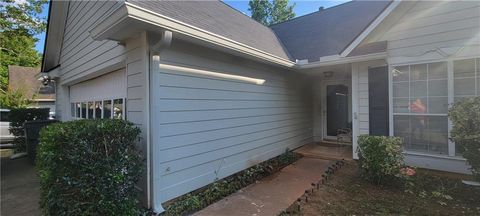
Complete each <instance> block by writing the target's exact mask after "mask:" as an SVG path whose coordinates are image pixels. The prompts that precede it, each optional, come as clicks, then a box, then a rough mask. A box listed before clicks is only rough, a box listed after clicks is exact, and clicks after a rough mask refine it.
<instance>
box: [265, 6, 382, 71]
mask: <svg viewBox="0 0 480 216" xmlns="http://www.w3.org/2000/svg"><path fill="white" fill-rule="evenodd" d="M390 3H391V2H390V1H351V2H348V3H345V4H341V5H338V6H335V7H332V8H328V9H324V10H321V11H318V12H314V13H311V14H307V15H305V16H301V17H297V18H294V19H292V20H289V21H286V22H283V23H279V24H276V25H273V26H271V28H272V29H273V31H274V32H275V33H276V35H277V37H278V38H279V39H280V40H281V41H282V42H283V44H284V45H285V47H286V48H287V50H288V52H289V53H290V55H291V56H292V57H293V58H294V59H298V60H304V59H308V60H309V61H310V62H313V61H318V60H319V58H320V57H322V56H329V55H338V54H340V53H341V52H342V51H343V50H344V49H345V48H346V47H347V46H348V45H349V44H350V43H351V42H352V41H354V40H355V39H356V38H357V37H358V36H359V35H360V34H361V33H362V32H363V31H364V30H365V29H366V28H367V27H368V26H369V24H370V23H372V22H373V21H374V20H375V18H377V17H378V16H379V15H380V14H381V13H382V12H383V11H384V10H385V8H386V7H387V6H388V5H389V4H390Z"/></svg>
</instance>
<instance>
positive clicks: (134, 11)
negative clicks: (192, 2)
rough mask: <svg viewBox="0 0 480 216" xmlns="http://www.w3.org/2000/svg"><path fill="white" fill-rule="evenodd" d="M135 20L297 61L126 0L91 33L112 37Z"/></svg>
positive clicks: (249, 51) (257, 55) (273, 58)
mask: <svg viewBox="0 0 480 216" xmlns="http://www.w3.org/2000/svg"><path fill="white" fill-rule="evenodd" d="M132 23H140V24H149V25H154V26H157V27H160V28H163V29H168V30H169V31H172V32H176V33H180V34H183V35H186V36H188V37H191V38H195V39H199V40H201V41H205V42H208V43H210V44H214V45H217V46H220V47H223V48H227V49H230V50H233V51H236V52H240V53H242V54H246V55H249V56H252V57H255V58H258V59H261V60H264V61H267V62H271V63H275V64H278V65H281V66H284V67H293V66H294V65H295V63H294V62H292V61H290V60H289V59H285V58H282V57H279V56H276V55H273V54H270V53H268V52H265V51H262V50H259V49H257V48H254V47H251V46H248V45H245V44H243V43H240V42H237V41H234V40H232V39H229V38H226V37H224V36H221V35H218V34H215V33H212V32H209V31H206V30H204V29H201V28H198V27H195V26H192V25H189V24H187V23H184V22H181V21H178V20H176V19H172V18H170V17H167V16H165V15H162V14H159V13H156V12H153V11H151V10H148V9H145V8H142V7H139V6H137V5H134V4H131V3H129V2H125V4H124V5H122V6H121V7H119V8H117V10H116V11H114V12H113V13H112V14H111V15H110V16H108V17H107V18H106V19H105V20H103V21H102V22H100V24H99V25H97V26H95V27H94V28H93V29H92V30H91V31H90V35H91V36H92V38H93V39H94V40H104V39H108V38H109V37H110V36H111V35H115V33H117V32H119V31H121V29H122V28H121V27H122V25H125V26H128V25H130V26H131V24H132Z"/></svg>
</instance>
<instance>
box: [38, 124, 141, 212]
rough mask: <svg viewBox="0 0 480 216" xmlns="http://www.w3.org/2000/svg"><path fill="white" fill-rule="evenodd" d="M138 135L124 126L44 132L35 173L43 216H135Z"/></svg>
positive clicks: (56, 126)
mask: <svg viewBox="0 0 480 216" xmlns="http://www.w3.org/2000/svg"><path fill="white" fill-rule="evenodd" d="M139 134H140V129H138V128H136V127H134V126H133V124H132V123H129V122H127V121H124V120H114V119H97V120H78V121H71V122H64V123H56V124H52V125H49V126H47V127H45V128H43V129H42V130H41V132H40V145H39V147H38V148H39V149H38V154H37V168H38V173H39V176H40V186H41V202H40V205H41V207H42V209H43V213H44V214H45V215H137V214H138V212H139V205H138V199H137V196H138V191H136V189H135V185H136V182H137V181H138V180H139V177H140V174H141V173H142V160H141V156H140V155H141V154H140V152H139V151H137V150H136V148H135V143H136V141H138V139H139V138H138V135H139Z"/></svg>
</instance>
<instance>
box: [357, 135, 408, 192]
mask: <svg viewBox="0 0 480 216" xmlns="http://www.w3.org/2000/svg"><path fill="white" fill-rule="evenodd" d="M401 143H402V140H401V138H399V137H387V136H370V135H361V136H359V137H358V150H357V151H358V152H359V157H360V158H359V162H360V163H359V164H360V168H361V170H362V172H363V177H364V178H366V179H367V180H369V181H372V182H374V183H376V184H382V183H386V182H387V180H391V179H392V178H393V177H398V176H400V169H401V168H402V167H403V166H404V161H403V154H402V147H401Z"/></svg>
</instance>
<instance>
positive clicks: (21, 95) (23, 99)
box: [0, 88, 36, 109]
mask: <svg viewBox="0 0 480 216" xmlns="http://www.w3.org/2000/svg"><path fill="white" fill-rule="evenodd" d="M35 97H36V96H35V95H34V96H33V98H31V99H30V98H28V97H27V96H26V94H25V90H24V89H11V88H8V89H7V90H6V91H5V90H3V89H0V108H7V109H14V108H27V107H28V106H29V105H31V104H32V103H33V99H34V98H35Z"/></svg>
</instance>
